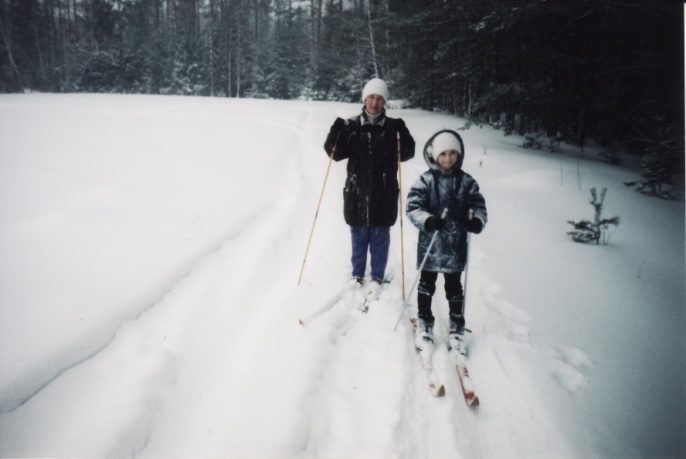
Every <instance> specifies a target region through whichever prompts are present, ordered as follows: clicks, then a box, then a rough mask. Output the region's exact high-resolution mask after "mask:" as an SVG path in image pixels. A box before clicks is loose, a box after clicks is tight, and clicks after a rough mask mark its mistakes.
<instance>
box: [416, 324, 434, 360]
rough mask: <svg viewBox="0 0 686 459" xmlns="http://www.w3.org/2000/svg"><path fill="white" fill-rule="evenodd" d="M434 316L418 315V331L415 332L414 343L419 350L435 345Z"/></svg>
mask: <svg viewBox="0 0 686 459" xmlns="http://www.w3.org/2000/svg"><path fill="white" fill-rule="evenodd" d="M433 328H434V318H433V317H422V316H418V317H417V331H416V332H415V338H414V344H415V347H416V348H417V350H418V351H420V352H421V351H423V350H425V349H430V348H433V346H434V335H433Z"/></svg>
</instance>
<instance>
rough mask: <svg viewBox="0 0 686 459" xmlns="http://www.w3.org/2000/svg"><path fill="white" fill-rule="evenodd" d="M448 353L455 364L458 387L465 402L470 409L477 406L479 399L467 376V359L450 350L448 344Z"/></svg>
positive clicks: (454, 350)
mask: <svg viewBox="0 0 686 459" xmlns="http://www.w3.org/2000/svg"><path fill="white" fill-rule="evenodd" d="M448 351H449V354H450V356H451V357H452V359H453V363H454V364H455V369H456V370H457V376H458V377H459V378H460V386H461V387H462V394H463V395H464V400H465V402H467V405H468V406H470V407H472V408H475V407H477V406H479V397H478V396H477V395H476V393H475V392H474V383H473V382H472V378H471V376H469V369H468V368H467V357H466V356H465V355H464V354H461V353H460V352H459V351H458V350H457V349H451V348H450V344H448Z"/></svg>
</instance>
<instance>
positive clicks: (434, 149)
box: [431, 132, 462, 161]
mask: <svg viewBox="0 0 686 459" xmlns="http://www.w3.org/2000/svg"><path fill="white" fill-rule="evenodd" d="M447 150H455V151H457V152H458V153H459V154H460V156H462V148H461V146H460V141H459V140H458V139H457V137H455V135H453V134H451V133H450V132H441V133H440V134H438V135H437V136H436V137H435V138H434V140H433V142H431V156H432V157H433V159H434V161H436V160H437V159H438V155H440V154H441V153H443V152H444V151H447Z"/></svg>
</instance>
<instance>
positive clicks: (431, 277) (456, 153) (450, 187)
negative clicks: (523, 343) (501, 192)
mask: <svg viewBox="0 0 686 459" xmlns="http://www.w3.org/2000/svg"><path fill="white" fill-rule="evenodd" d="M424 160H425V161H426V163H427V164H428V166H429V170H428V171H426V172H424V173H423V174H422V175H421V176H420V177H419V179H418V180H417V182H416V183H415V184H414V185H413V186H412V188H411V189H410V193H409V195H408V197H407V216H408V218H409V219H410V221H411V222H412V223H413V224H414V225H415V226H416V227H417V228H418V229H419V241H418V243H417V269H420V268H421V266H420V264H421V262H422V260H424V256H425V254H426V251H427V249H428V248H429V245H430V241H431V239H432V237H433V235H434V233H435V232H437V234H436V240H435V241H434V244H433V246H432V247H431V252H430V254H429V256H428V258H427V260H426V263H425V264H424V267H423V268H421V269H422V272H421V274H420V276H421V277H420V280H419V287H418V289H417V305H418V313H417V337H416V343H417V346H418V347H419V348H423V347H425V346H427V345H433V326H434V316H433V314H432V313H431V298H432V296H433V294H434V292H435V291H436V280H437V278H438V273H443V276H444V279H445V293H446V297H447V299H448V305H449V308H450V335H449V337H448V346H449V347H450V349H453V348H456V349H458V351H459V352H460V353H462V354H465V353H466V348H465V345H464V339H463V338H464V329H465V318H464V292H463V289H462V283H461V281H460V277H461V275H462V271H464V269H465V265H466V261H467V260H466V259H467V231H469V232H471V233H475V234H478V233H480V232H481V231H482V230H483V228H484V225H485V224H486V220H487V212H486V201H485V199H484V197H483V195H482V194H481V193H480V191H479V185H478V184H477V183H476V181H475V180H474V179H473V178H472V176H470V175H469V174H467V173H466V172H464V171H463V170H462V164H463V162H464V143H463V142H462V138H461V137H460V135H459V134H458V133H457V132H455V131H451V130H442V131H439V132H437V133H436V134H434V135H433V137H431V138H430V139H429V141H428V142H427V143H426V145H425V146H424ZM444 209H448V213H447V216H446V217H445V219H442V218H441V214H442V213H443V210H444Z"/></svg>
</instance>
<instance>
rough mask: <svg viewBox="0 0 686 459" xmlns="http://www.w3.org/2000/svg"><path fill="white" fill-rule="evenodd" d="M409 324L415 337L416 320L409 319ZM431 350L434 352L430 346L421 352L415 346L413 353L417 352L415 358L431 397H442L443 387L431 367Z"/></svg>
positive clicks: (443, 393)
mask: <svg viewBox="0 0 686 459" xmlns="http://www.w3.org/2000/svg"><path fill="white" fill-rule="evenodd" d="M410 323H411V324H412V330H413V336H414V335H416V332H417V319H415V318H414V317H413V318H411V319H410ZM413 344H414V343H413ZM433 350H434V347H433V346H431V347H430V348H427V349H423V350H422V349H419V348H418V347H417V346H416V345H415V351H417V357H418V358H419V361H420V362H421V364H422V368H423V369H424V372H425V373H426V379H427V380H428V381H429V390H430V391H431V395H433V396H434V397H443V396H444V395H445V387H443V384H441V382H440V380H439V379H438V375H437V374H436V371H435V370H434V366H433V362H432V355H433Z"/></svg>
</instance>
